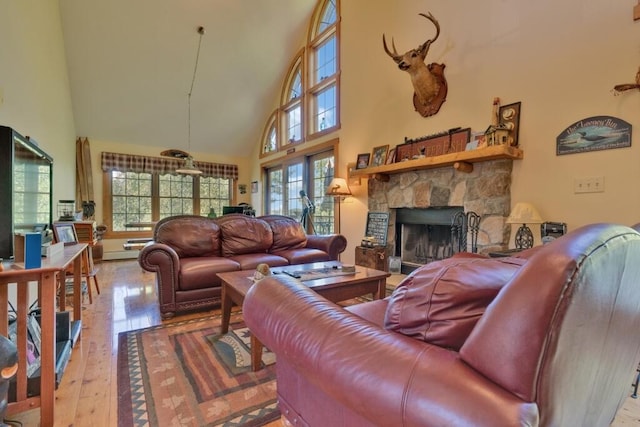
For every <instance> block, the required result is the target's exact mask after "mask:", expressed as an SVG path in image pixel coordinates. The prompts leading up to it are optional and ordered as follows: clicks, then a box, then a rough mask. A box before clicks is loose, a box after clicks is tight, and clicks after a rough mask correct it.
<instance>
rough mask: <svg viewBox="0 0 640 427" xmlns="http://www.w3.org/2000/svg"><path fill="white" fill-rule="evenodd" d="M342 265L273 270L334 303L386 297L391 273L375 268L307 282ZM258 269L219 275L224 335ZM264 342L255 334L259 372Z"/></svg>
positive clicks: (253, 354)
mask: <svg viewBox="0 0 640 427" xmlns="http://www.w3.org/2000/svg"><path fill="white" fill-rule="evenodd" d="M341 266H342V264H341V263H340V262H338V261H327V262H316V263H311V264H299V265H288V266H284V267H272V268H271V272H272V273H273V274H276V275H277V274H283V275H284V274H286V272H288V273H291V274H294V275H300V273H304V272H309V273H310V274H302V277H301V278H300V279H301V280H302V281H303V283H304V284H305V285H307V286H308V287H309V288H311V289H313V290H314V291H316V292H317V293H318V294H320V295H322V296H323V297H325V298H326V299H328V300H329V301H332V302H340V301H344V300H347V299H350V298H355V297H359V296H363V295H367V294H372V295H373V298H374V299H382V298H384V297H385V292H386V282H387V277H389V276H390V274H389V273H387V272H385V271H380V270H374V269H372V268H367V267H361V266H359V265H357V266H356V272H355V273H353V274H344V275H329V276H327V277H318V278H315V277H314V278H312V279H309V280H307V279H308V278H309V277H310V276H313V275H314V272H316V274H318V275H320V274H319V273H317V271H318V270H320V269H324V268H327V269H333V267H337V268H336V269H335V270H337V271H340V270H339V267H341ZM254 273H255V270H242V271H232V272H227V273H218V277H219V278H220V280H221V281H222V331H221V332H222V333H223V334H226V333H227V332H229V320H230V318H231V307H232V306H233V304H236V305H239V306H242V303H243V302H244V297H245V295H247V291H249V288H251V286H252V285H253V280H252V277H253V274H254ZM261 359H262V343H261V342H260V341H259V340H258V339H257V338H256V337H255V336H254V335H253V334H252V335H251V369H252V370H253V371H257V370H259V369H260V365H261V363H262V360H261Z"/></svg>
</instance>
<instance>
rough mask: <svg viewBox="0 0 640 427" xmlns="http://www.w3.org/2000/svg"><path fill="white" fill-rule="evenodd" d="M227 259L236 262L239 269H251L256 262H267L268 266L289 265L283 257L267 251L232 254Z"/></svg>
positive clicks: (255, 265)
mask: <svg viewBox="0 0 640 427" xmlns="http://www.w3.org/2000/svg"><path fill="white" fill-rule="evenodd" d="M229 259H231V260H233V261H235V262H237V263H238V264H239V265H240V269H241V270H253V269H254V268H256V267H257V266H258V264H267V265H268V266H269V267H282V266H283V265H289V261H287V260H286V259H285V258H282V257H281V256H278V255H275V254H268V253H260V254H242V255H234V256H233V257H232V258H229Z"/></svg>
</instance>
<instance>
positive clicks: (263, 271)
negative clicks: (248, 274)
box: [253, 263, 271, 282]
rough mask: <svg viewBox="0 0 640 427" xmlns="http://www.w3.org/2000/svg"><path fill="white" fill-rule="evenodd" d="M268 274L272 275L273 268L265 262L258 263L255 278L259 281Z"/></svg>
mask: <svg viewBox="0 0 640 427" xmlns="http://www.w3.org/2000/svg"><path fill="white" fill-rule="evenodd" d="M267 276H271V269H270V268H269V266H268V265H267V264H265V263H261V264H258V265H257V267H256V272H255V273H254V275H253V280H254V281H256V282H257V281H258V280H260V279H264V278H265V277H267Z"/></svg>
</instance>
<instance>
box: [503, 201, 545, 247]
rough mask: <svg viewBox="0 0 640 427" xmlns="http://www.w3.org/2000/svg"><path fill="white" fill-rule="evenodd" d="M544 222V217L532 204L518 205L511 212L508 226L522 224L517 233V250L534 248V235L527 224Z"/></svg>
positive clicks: (521, 203) (522, 203) (523, 203)
mask: <svg viewBox="0 0 640 427" xmlns="http://www.w3.org/2000/svg"><path fill="white" fill-rule="evenodd" d="M542 222H543V221H542V217H541V216H540V214H539V213H538V210H537V209H536V208H535V207H534V206H533V205H532V204H531V203H526V202H519V203H516V205H515V206H514V208H513V209H512V210H511V214H510V215H509V218H507V224H522V225H521V226H520V228H518V231H517V232H516V237H515V245H516V249H529V248H532V247H533V233H531V229H530V228H529V227H527V224H542Z"/></svg>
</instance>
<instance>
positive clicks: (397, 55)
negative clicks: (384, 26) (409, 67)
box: [382, 33, 402, 62]
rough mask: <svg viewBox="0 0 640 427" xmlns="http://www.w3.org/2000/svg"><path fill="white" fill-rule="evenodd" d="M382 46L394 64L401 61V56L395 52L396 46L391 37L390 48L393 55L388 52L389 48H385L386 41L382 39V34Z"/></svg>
mask: <svg viewBox="0 0 640 427" xmlns="http://www.w3.org/2000/svg"><path fill="white" fill-rule="evenodd" d="M382 45H383V46H384V51H385V52H387V55H389V56H390V57H391V59H393V60H394V61H396V62H400V61H402V55H399V54H398V52H397V51H396V44H395V42H394V40H393V37H391V46H393V53H391V52H390V51H389V48H388V47H387V41H386V40H385V38H384V33H383V34H382Z"/></svg>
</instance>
